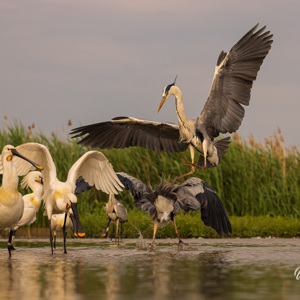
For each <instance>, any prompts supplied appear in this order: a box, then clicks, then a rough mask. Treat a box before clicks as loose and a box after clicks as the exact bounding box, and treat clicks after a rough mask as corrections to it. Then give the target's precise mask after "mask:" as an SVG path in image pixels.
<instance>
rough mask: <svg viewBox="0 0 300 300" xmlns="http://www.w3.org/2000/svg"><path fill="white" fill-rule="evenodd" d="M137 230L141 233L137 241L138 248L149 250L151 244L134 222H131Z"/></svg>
mask: <svg viewBox="0 0 300 300" xmlns="http://www.w3.org/2000/svg"><path fill="white" fill-rule="evenodd" d="M131 225H132V226H133V227H134V228H135V229H136V230H137V232H138V233H139V237H138V239H137V241H136V249H137V250H144V251H147V250H149V245H148V243H147V242H146V241H145V240H144V237H143V235H142V233H141V231H140V230H139V229H138V228H137V227H136V226H135V225H133V224H131Z"/></svg>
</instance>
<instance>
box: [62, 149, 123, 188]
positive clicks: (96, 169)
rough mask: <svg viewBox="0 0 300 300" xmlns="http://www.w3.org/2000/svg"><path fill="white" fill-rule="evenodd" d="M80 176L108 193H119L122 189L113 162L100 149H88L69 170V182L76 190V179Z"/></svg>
mask: <svg viewBox="0 0 300 300" xmlns="http://www.w3.org/2000/svg"><path fill="white" fill-rule="evenodd" d="M80 176H82V177H83V179H84V180H85V181H86V182H87V183H88V184H89V185H90V186H93V185H95V188H96V189H97V190H102V191H103V192H105V193H107V194H109V193H113V194H117V193H118V191H122V187H123V184H122V183H121V182H120V180H119V178H118V176H117V174H116V173H115V171H114V169H113V167H112V165H111V163H110V162H109V161H108V159H107V158H106V157H105V155H104V154H103V153H101V152H99V151H88V152H87V153H85V154H83V155H82V156H81V157H80V158H79V159H78V160H77V161H76V162H75V164H74V165H73V166H72V168H71V169H70V170H69V173H68V179H67V182H69V183H70V184H72V186H73V188H74V191H75V187H76V179H77V178H78V177H80Z"/></svg>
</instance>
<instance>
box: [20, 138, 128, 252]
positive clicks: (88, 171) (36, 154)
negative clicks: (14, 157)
mask: <svg viewBox="0 0 300 300" xmlns="http://www.w3.org/2000/svg"><path fill="white" fill-rule="evenodd" d="M17 149H18V150H19V151H22V152H23V153H24V154H25V155H28V157H29V158H32V159H35V160H36V161H37V162H39V163H41V164H42V165H43V166H44V170H43V181H44V196H43V199H44V201H45V210H46V214H47V216H48V220H49V230H50V243H51V252H52V253H53V245H52V240H53V238H52V230H51V216H52V215H53V214H60V213H64V212H68V210H69V209H70V207H72V210H73V213H74V216H75V218H76V222H77V226H78V229H82V226H81V225H80V221H79V216H78V212H77V207H76V204H77V197H76V196H75V194H74V192H75V188H76V179H77V178H78V177H80V176H82V177H83V178H84V180H85V181H86V182H88V184H89V185H91V186H92V185H95V187H96V189H98V190H102V191H103V192H105V193H108V194H109V193H113V194H116V193H118V191H121V190H122V187H123V185H122V183H121V182H120V180H119V179H118V177H117V175H116V173H115V172H114V170H113V167H112V165H111V164H110V162H109V161H108V159H107V158H106V157H105V155H104V154H103V153H101V152H99V151H88V152H87V153H85V154H83V155H82V156H81V157H80V158H79V159H78V160H77V161H76V162H75V163H74V164H73V166H72V167H71V169H70V170H69V172H68V176H67V180H66V181H65V182H62V181H60V180H58V179H57V175H56V167H55V165H54V162H53V159H52V157H51V154H50V152H49V150H48V149H47V147H46V146H44V145H41V144H38V143H27V144H23V145H21V146H19V147H17ZM16 167H17V169H18V170H29V169H31V166H30V165H29V164H28V163H24V162H23V161H21V160H18V161H17V162H16ZM78 235H79V236H84V235H85V233H84V231H83V229H82V232H79V233H78Z"/></svg>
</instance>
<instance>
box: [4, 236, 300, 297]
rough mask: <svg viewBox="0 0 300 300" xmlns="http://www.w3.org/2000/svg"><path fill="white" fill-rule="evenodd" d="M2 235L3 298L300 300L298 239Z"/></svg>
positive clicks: (299, 242) (299, 246) (299, 243)
mask: <svg viewBox="0 0 300 300" xmlns="http://www.w3.org/2000/svg"><path fill="white" fill-rule="evenodd" d="M144 242H147V243H148V244H149V243H150V240H146V241H145V240H138V239H129V240H123V242H122V243H121V245H120V246H115V245H114V244H113V243H111V242H110V241H109V240H102V239H82V240H77V239H69V240H68V242H67V245H68V254H64V253H63V249H62V243H59V244H58V248H57V249H56V250H55V252H54V255H53V256H51V254H50V248H49V244H48V240H46V239H32V240H27V239H26V240H20V239H18V240H17V241H16V243H15V246H16V248H17V251H14V252H13V256H12V258H11V259H9V258H8V253H7V250H6V240H4V239H1V240H0V247H1V249H0V292H1V299H14V300H15V299H299V294H300V280H296V278H295V276H294V272H295V269H296V268H297V267H299V266H300V251H299V250H300V239H257V238H252V239H189V240H185V242H187V243H188V245H185V246H183V248H182V249H181V250H180V251H178V248H177V241H176V240H175V239H174V240H173V239H164V240H157V244H156V248H155V251H154V252H150V251H149V250H147V249H146V248H145V246H146V245H145V243H144Z"/></svg>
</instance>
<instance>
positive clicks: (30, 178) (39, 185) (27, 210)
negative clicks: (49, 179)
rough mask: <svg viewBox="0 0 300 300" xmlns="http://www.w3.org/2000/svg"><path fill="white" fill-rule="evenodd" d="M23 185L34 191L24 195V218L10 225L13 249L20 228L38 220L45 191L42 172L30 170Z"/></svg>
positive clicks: (10, 239) (10, 241)
mask: <svg viewBox="0 0 300 300" xmlns="http://www.w3.org/2000/svg"><path fill="white" fill-rule="evenodd" d="M21 187H22V188H23V189H25V188H28V187H29V188H30V189H31V190H32V193H30V194H26V195H24V196H23V201H24V210H23V215H22V218H21V219H20V220H19V221H18V222H17V224H15V225H13V226H11V227H10V228H11V230H10V234H9V241H8V242H9V243H11V245H12V249H14V248H13V240H14V237H15V235H16V231H17V230H18V228H19V227H21V226H24V225H30V224H32V223H33V222H34V221H35V220H36V213H37V212H38V210H39V209H40V206H41V202H42V196H43V192H44V188H43V175H42V173H41V172H39V171H32V172H29V173H28V174H27V175H26V176H25V177H24V178H23V180H22V181H21Z"/></svg>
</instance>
